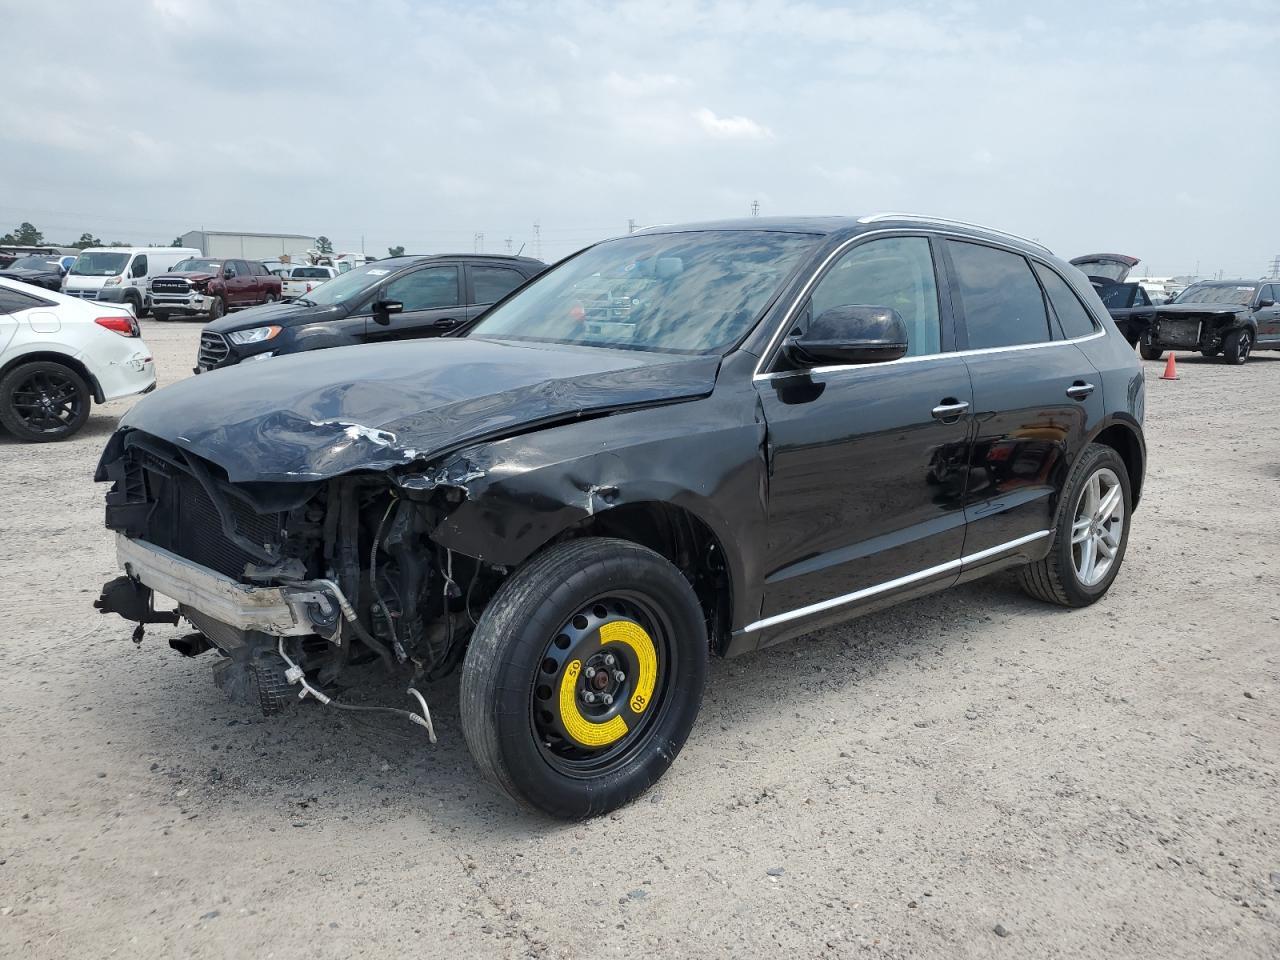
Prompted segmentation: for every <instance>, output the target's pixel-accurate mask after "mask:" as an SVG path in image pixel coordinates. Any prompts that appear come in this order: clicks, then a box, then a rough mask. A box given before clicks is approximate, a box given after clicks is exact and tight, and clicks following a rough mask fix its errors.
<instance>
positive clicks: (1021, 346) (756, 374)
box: [751, 218, 1107, 381]
mask: <svg viewBox="0 0 1280 960" xmlns="http://www.w3.org/2000/svg"><path fill="white" fill-rule="evenodd" d="M864 219H865V218H864ZM917 219H925V218H917ZM859 222H861V221H859ZM954 222H959V221H954ZM981 229H985V228H981ZM899 236H924V237H930V236H934V237H946V238H948V239H954V240H961V241H967V242H969V243H983V244H986V245H987V246H990V247H995V248H996V249H998V250H1004V251H1005V252H1007V253H1013V254H1017V255H1019V256H1023V257H1031V258H1032V259H1036V260H1039V261H1040V262H1041V263H1043V264H1044V265H1045V266H1046V267H1048V268H1049V269H1051V270H1053V271H1054V272H1055V273H1057V274H1058V276H1062V274H1061V272H1060V271H1058V269H1057V268H1056V267H1054V265H1053V264H1052V263H1050V262H1049V261H1048V260H1047V259H1045V258H1044V257H1039V256H1037V255H1036V254H1033V253H1028V252H1027V251H1026V250H1019V249H1018V248H1017V247H1015V246H1013V245H1011V244H1004V243H1001V242H1000V241H999V240H998V239H994V238H989V237H975V236H973V235H972V234H967V233H953V232H951V231H948V230H937V229H931V228H929V227H891V228H885V229H883V230H868V231H867V232H866V233H859V234H856V235H854V236H852V237H850V238H849V239H848V240H846V241H845V242H844V243H842V244H840V246H838V247H836V248H835V249H834V250H833V251H831V253H830V254H828V255H827V258H826V259H825V260H823V261H822V263H820V264H819V265H818V267H817V269H816V270H814V271H813V274H812V275H811V276H810V277H809V279H808V281H807V282H806V283H805V285H804V286H803V287H801V288H800V292H799V293H798V294H796V297H795V299H794V300H792V301H791V305H790V306H789V307H787V311H786V313H785V314H784V315H783V318H782V323H780V324H778V327H777V329H776V330H775V331H774V333H773V336H772V337H770V338H769V343H768V345H767V346H766V347H765V349H764V350H763V352H762V353H761V355H760V359H759V360H758V361H757V362H756V365H755V369H754V370H753V371H752V374H751V379H752V381H760V380H772V379H773V378H774V377H791V376H796V375H797V374H811V373H833V372H836V371H840V370H858V369H862V368H864V367H887V366H892V365H893V364H896V363H912V362H918V361H920V360H934V359H937V358H939V357H965V356H977V355H980V354H987V353H1003V352H1007V351H1011V350H1031V349H1035V348H1036V347H1053V346H1060V345H1062V344H1067V343H1084V342H1085V341H1087V340H1094V339H1096V338H1098V337H1104V336H1106V334H1107V330H1106V327H1105V326H1103V325H1101V324H1100V323H1099V321H1098V318H1097V317H1096V316H1094V313H1093V311H1092V310H1091V309H1089V306H1088V304H1086V303H1085V302H1084V299H1083V298H1081V300H1080V302H1081V304H1082V305H1084V307H1085V309H1086V310H1087V311H1088V313H1089V316H1090V317H1092V318H1093V322H1094V325H1095V329H1094V332H1093V333H1091V334H1089V335H1088V336H1085V337H1075V338H1074V339H1071V340H1042V341H1039V342H1037V343H1016V344H1011V345H1010V346H1007V347H978V348H976V349H973V350H947V351H943V352H941V353H925V354H921V355H919V356H915V357H902V358H900V359H898V360H886V361H883V362H881V363H850V364H840V365H838V366H828V367H809V368H807V369H804V370H776V371H773V372H772V373H762V372H761V371H762V370H763V369H764V368H765V367H766V366H767V365H768V364H769V361H770V358H771V357H772V356H773V353H774V350H775V349H776V348H777V346H778V343H779V341H780V340H781V339H782V337H783V336H784V335H785V333H786V331H787V328H788V327H789V326H790V325H791V323H792V322H793V321H794V319H795V316H796V313H797V312H798V311H799V309H800V306H801V304H803V303H804V302H805V301H806V300H807V299H808V297H809V294H810V293H812V292H813V288H814V286H815V285H816V284H817V281H818V278H819V277H820V276H822V274H823V273H824V272H825V271H826V269H827V267H829V266H831V264H832V263H833V262H834V261H835V259H836V258H837V257H840V256H842V255H843V254H844V253H845V251H847V250H848V249H849V248H850V247H851V246H853V245H854V244H856V243H859V242H860V241H863V240H866V239H868V238H871V237H899ZM1005 236H1009V237H1012V236H1013V235H1012V234H1005ZM1014 239H1019V240H1020V239H1021V238H1020V237H1017V238H1014ZM1026 242H1027V243H1030V242H1031V241H1026ZM1041 249H1043V250H1044V251H1045V253H1047V254H1049V255H1050V256H1052V252H1051V251H1049V250H1048V248H1043V247H1042V248H1041ZM934 270H935V273H936V271H937V266H936V263H935V266H934ZM1037 282H1038V280H1037ZM1063 282H1064V283H1066V284H1067V285H1068V286H1072V284H1071V283H1070V281H1068V280H1067V279H1066V278H1065V277H1063ZM1073 289H1074V288H1073ZM942 293H943V291H942V290H941V289H939V291H938V295H939V296H941V295H942ZM948 293H949V291H948ZM1046 309H1048V307H1047V306H1046Z"/></svg>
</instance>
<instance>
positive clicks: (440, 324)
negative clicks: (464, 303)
mask: <svg viewBox="0 0 1280 960" xmlns="http://www.w3.org/2000/svg"><path fill="white" fill-rule="evenodd" d="M458 323H459V321H457V320H455V319H454V318H453V317H442V318H441V319H439V320H436V321H435V322H434V323H432V324H431V326H433V327H435V328H436V329H437V330H452V329H453V328H454V327H456V326H457V325H458Z"/></svg>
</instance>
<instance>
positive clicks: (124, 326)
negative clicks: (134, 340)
mask: <svg viewBox="0 0 1280 960" xmlns="http://www.w3.org/2000/svg"><path fill="white" fill-rule="evenodd" d="M93 322H94V323H96V324H97V325H98V326H100V327H106V329H108V330H110V331H111V332H112V333H118V334H120V336H122V337H140V336H142V331H141V330H139V329H138V321H137V320H135V319H134V318H133V317H120V316H115V317H98V319H96V320H94V321H93Z"/></svg>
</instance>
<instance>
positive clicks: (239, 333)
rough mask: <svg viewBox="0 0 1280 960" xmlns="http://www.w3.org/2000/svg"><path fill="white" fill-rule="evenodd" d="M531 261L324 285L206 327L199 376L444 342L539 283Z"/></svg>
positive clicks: (441, 267) (383, 271)
mask: <svg viewBox="0 0 1280 960" xmlns="http://www.w3.org/2000/svg"><path fill="white" fill-rule="evenodd" d="M546 268H547V265H546V264H545V263H543V262H542V261H541V260H534V259H533V258H531V257H503V256H485V255H479V254H477V255H471V254H466V255H463V254H457V255H442V256H429V257H427V256H424V257H391V258H389V259H386V260H376V261H374V262H372V263H369V264H366V265H365V266H362V267H358V268H356V269H354V270H350V271H348V272H347V273H343V274H341V275H339V276H337V277H335V278H334V279H332V280H329V281H327V282H325V283H322V284H320V285H319V286H317V287H316V288H315V289H314V290H311V291H310V292H308V293H307V295H306V296H305V297H299V298H298V299H296V300H292V301H290V302H289V303H281V304H269V305H267V306H263V307H256V308H253V309H249V310H244V311H241V312H240V313H237V314H236V315H235V316H226V317H222V318H220V319H218V320H214V321H211V322H210V323H208V324H206V325H205V327H204V330H203V331H202V332H201V334H200V351H199V354H198V355H197V357H196V366H195V372H196V373H203V372H205V371H206V370H212V369H214V368H215V367H229V366H231V365H233V364H236V363H239V362H241V361H242V360H265V359H267V358H269V357H276V356H280V355H281V354H285V353H299V352H301V351H304V350H320V349H323V348H325V347H341V346H348V345H350V344H353V343H376V342H378V341H380V340H411V339H417V338H420V337H438V336H440V335H441V334H443V333H447V332H448V331H450V330H453V329H454V328H455V327H460V326H462V325H463V324H464V323H466V322H467V321H468V320H473V319H475V318H476V317H478V316H479V315H480V314H481V313H483V312H484V311H485V310H487V309H489V307H491V306H492V305H493V304H494V303H496V302H497V301H498V300H501V299H502V298H503V297H504V296H506V295H507V294H508V293H510V292H511V291H512V290H514V289H515V288H516V287H518V286H520V285H521V284H523V283H524V282H525V281H526V280H528V279H529V278H530V277H534V276H537V275H538V274H539V273H541V272H542V271H543V270H545V269H546Z"/></svg>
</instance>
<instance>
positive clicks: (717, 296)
mask: <svg viewBox="0 0 1280 960" xmlns="http://www.w3.org/2000/svg"><path fill="white" fill-rule="evenodd" d="M817 240H818V238H817V237H814V236H812V235H809V234H795V233H772V232H767V231H747V230H724V231H711V230H708V231H699V232H696V233H667V234H656V235H652V236H650V235H640V234H637V235H634V236H629V237H623V238H621V239H618V240H610V241H607V242H605V243H601V244H598V245H596V246H594V247H592V248H591V249H590V250H587V251H586V252H584V253H582V254H580V255H579V256H577V257H574V258H573V259H572V260H569V261H567V262H565V263H564V264H562V265H561V266H559V267H556V268H554V269H552V270H550V271H548V272H547V273H544V274H542V275H541V276H540V277H538V278H537V279H536V280H534V281H533V282H532V283H530V284H529V285H528V286H526V287H524V288H522V289H521V290H520V292H519V293H517V294H516V295H515V296H514V297H512V298H511V299H510V300H508V301H506V302H505V303H503V304H500V305H499V306H497V307H496V308H494V309H493V310H492V311H490V312H489V313H488V314H487V315H486V316H485V318H484V319H483V320H481V321H480V323H479V324H477V325H476V327H475V328H474V329H472V330H471V331H470V333H469V334H468V336H473V337H495V338H500V339H504V340H538V341H544V342H548V343H571V344H581V345H584V346H600V347H621V348H624V349H630V350H658V351H663V352H669V353H713V352H716V351H719V350H723V349H724V348H726V347H728V346H729V345H730V344H733V343H735V342H736V341H738V340H739V339H740V338H741V337H742V336H743V335H744V334H745V333H746V332H747V331H748V330H749V329H750V328H751V326H752V324H754V323H755V321H756V319H757V317H758V315H759V313H760V311H762V310H763V309H764V307H765V305H766V304H767V303H768V302H769V300H770V299H771V298H772V297H773V295H774V294H775V293H776V292H777V290H778V288H779V287H780V286H781V285H782V282H783V280H785V279H786V278H787V276H788V275H789V274H790V273H791V271H792V269H793V268H794V267H795V265H796V263H797V262H798V261H799V259H800V258H801V256H803V255H804V254H805V253H806V252H807V251H808V250H809V249H810V248H811V247H812V246H813V245H814V244H815V243H816V242H817ZM334 282H337V281H332V282H331V283H330V284H326V286H332V283H334ZM321 289H324V288H321Z"/></svg>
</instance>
